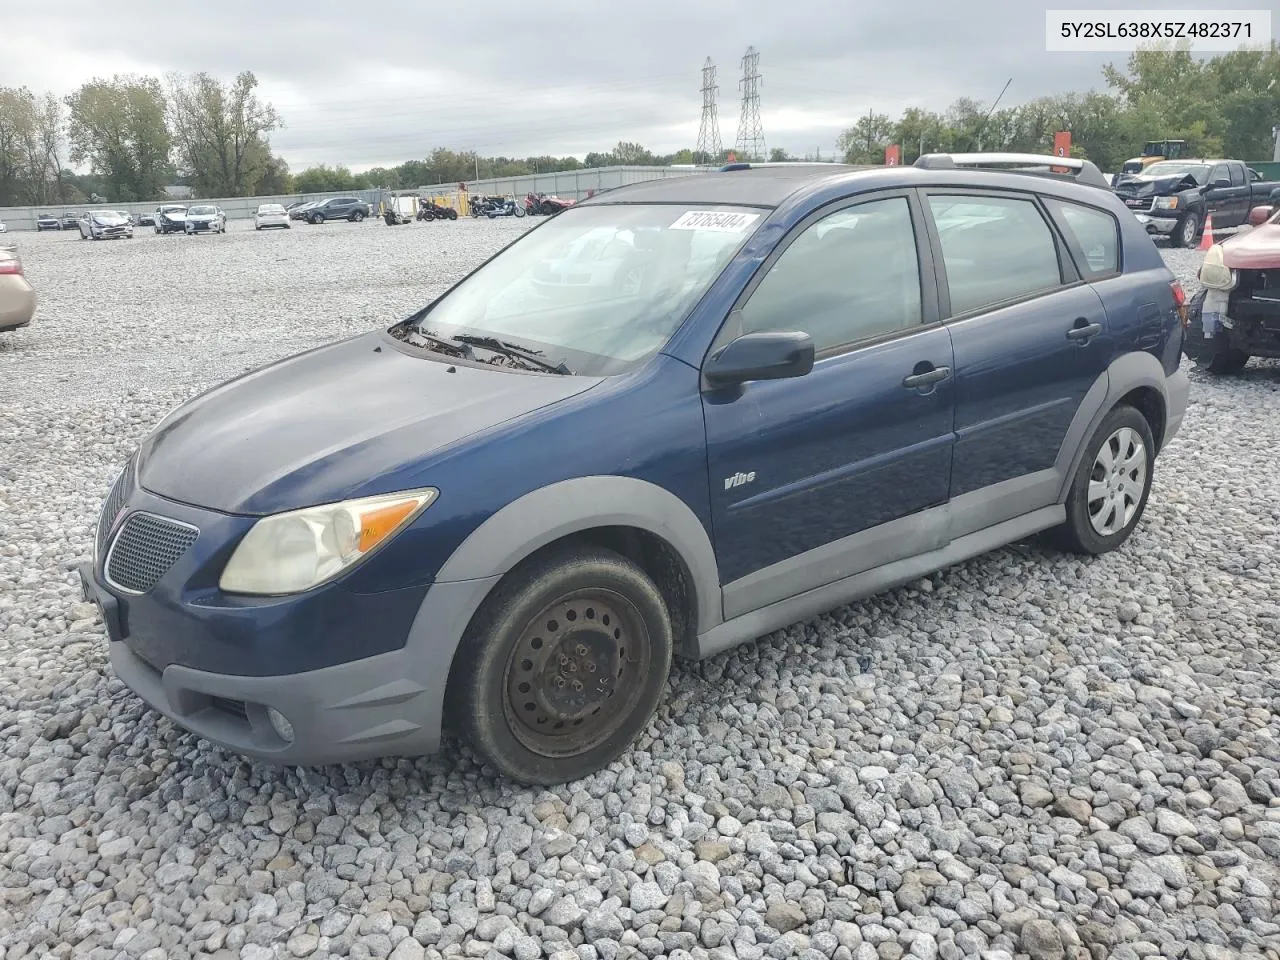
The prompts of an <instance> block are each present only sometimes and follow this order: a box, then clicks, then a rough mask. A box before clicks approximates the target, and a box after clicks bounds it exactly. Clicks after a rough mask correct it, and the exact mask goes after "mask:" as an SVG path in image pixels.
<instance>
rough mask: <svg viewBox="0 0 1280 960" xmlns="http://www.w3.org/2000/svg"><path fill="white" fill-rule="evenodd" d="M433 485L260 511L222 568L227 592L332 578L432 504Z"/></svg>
mask: <svg viewBox="0 0 1280 960" xmlns="http://www.w3.org/2000/svg"><path fill="white" fill-rule="evenodd" d="M438 494H439V491H438V490H435V489H434V488H430V487H428V488H424V489H422V490H408V491H405V492H403V493H392V494H387V495H385V496H379V497H366V498H364V499H361V500H347V501H345V502H343V503H331V504H326V505H324V506H320V507H307V508H306V509H304V510H293V511H290V512H289V513H278V514H276V515H275V516H271V517H264V518H263V519H261V520H259V521H258V522H257V523H255V524H254V525H253V528H252V529H250V531H249V533H248V534H247V535H246V536H245V538H244V539H243V540H241V541H240V545H239V546H237V547H236V550H235V553H233V554H232V555H231V560H230V561H229V562H228V563H227V566H226V569H225V570H223V571H222V579H221V580H220V581H219V582H218V586H219V587H221V588H222V589H223V590H224V591H226V592H227V593H250V594H263V595H275V594H286V593H301V592H302V591H304V590H310V589H311V588H312V587H315V586H318V585H319V584H321V583H324V582H325V581H326V580H331V579H332V578H334V577H336V576H337V575H338V574H339V573H341V572H342V571H344V570H346V569H347V568H349V567H350V566H352V564H354V563H356V562H358V561H359V560H361V559H362V558H364V557H366V556H368V555H369V554H370V553H372V552H373V551H374V550H376V549H377V548H378V547H379V546H381V545H382V544H384V543H386V542H387V541H388V540H390V539H391V538H392V537H393V536H395V534H397V533H399V532H400V531H401V530H403V529H404V528H405V527H406V526H407V525H408V524H409V523H410V522H411V521H412V520H413V519H414V518H415V517H417V516H418V514H420V513H421V512H422V511H423V510H425V509H426V508H427V507H429V506H430V505H431V503H432V502H433V501H434V500H435V499H436V497H437V495H438Z"/></svg>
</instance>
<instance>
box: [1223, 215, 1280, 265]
mask: <svg viewBox="0 0 1280 960" xmlns="http://www.w3.org/2000/svg"><path fill="white" fill-rule="evenodd" d="M1222 263H1223V265H1224V266H1227V267H1230V268H1231V269H1232V270H1275V269H1277V268H1280V223H1264V224H1261V225H1260V226H1256V227H1254V228H1253V229H1252V230H1247V231H1245V232H1244V233H1238V234H1236V235H1235V236H1234V237H1230V238H1228V239H1226V240H1224V241H1222Z"/></svg>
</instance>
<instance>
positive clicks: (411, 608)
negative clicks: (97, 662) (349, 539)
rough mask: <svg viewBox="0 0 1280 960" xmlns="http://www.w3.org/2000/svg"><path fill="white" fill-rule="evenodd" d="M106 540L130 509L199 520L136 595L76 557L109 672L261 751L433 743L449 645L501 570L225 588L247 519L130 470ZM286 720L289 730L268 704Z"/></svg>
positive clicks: (368, 754) (364, 749) (195, 723)
mask: <svg viewBox="0 0 1280 960" xmlns="http://www.w3.org/2000/svg"><path fill="white" fill-rule="evenodd" d="M127 483H128V487H127V488H126V489H125V493H124V495H123V497H122V499H121V501H120V502H121V503H122V504H123V506H122V508H121V509H120V511H119V512H118V513H117V515H116V517H115V519H114V522H113V523H112V524H111V525H110V531H109V532H108V536H107V537H106V539H105V540H104V548H103V552H104V553H107V554H108V555H109V547H110V544H112V543H113V542H115V539H116V537H118V536H119V535H120V531H121V530H123V529H124V528H125V526H126V525H127V524H128V522H129V518H130V517H131V515H133V514H134V513H137V512H140V511H141V512H145V513H149V514H151V515H153V516H163V517H166V518H168V519H171V520H174V521H177V522H179V523H183V524H188V525H190V526H193V527H196V528H197V529H198V531H199V532H198V534H197V536H196V538H195V540H194V541H193V542H192V543H191V545H190V547H188V548H187V551H186V553H185V554H183V555H182V556H181V557H180V558H179V559H177V560H176V561H175V562H173V563H172V565H171V566H170V567H169V568H168V570H167V572H165V573H163V574H162V575H160V577H159V579H158V580H157V581H156V582H155V584H154V586H152V587H151V588H150V589H147V590H145V591H144V592H142V593H138V592H129V591H126V590H124V589H122V588H120V587H117V586H113V585H111V581H114V580H117V579H119V576H118V574H119V570H118V569H117V568H116V567H115V566H112V568H111V570H112V574H113V575H112V576H108V575H107V574H106V572H104V569H103V566H104V564H103V560H102V558H101V557H97V558H95V560H94V561H93V562H91V563H85V564H83V565H82V566H81V567H80V581H81V587H82V591H83V593H84V596H85V598H86V599H87V600H88V601H90V602H92V603H94V604H96V605H97V606H98V608H99V609H100V610H101V612H102V619H103V624H104V626H105V628H106V633H107V637H108V645H109V648H110V659H111V664H112V667H113V669H114V670H115V673H116V675H117V676H118V677H119V678H120V679H121V680H122V681H123V682H124V683H125V684H126V685H127V686H128V687H129V688H130V689H132V690H133V691H134V692H135V693H136V694H138V695H139V696H140V697H142V699H143V700H145V701H146V702H147V703H148V704H150V705H151V706H152V707H153V708H155V709H156V710H158V711H159V712H160V713H162V714H164V715H165V716H167V717H169V718H170V719H171V720H173V721H174V722H175V723H177V724H178V725H179V726H181V727H183V728H184V729H187V730H189V731H191V732H192V733H195V734H196V735H198V736H201V737H204V738H205V739H207V740H210V741H211V742H213V743H217V744H220V745H222V746H224V747H226V748H228V749H229V750H232V751H234V752H237V753H242V754H245V755H248V756H252V757H257V758H260V759H263V760H267V761H271V762H275V763H284V764H299V765H307V766H310V765H319V764H327V763H338V762H346V761H354V760H362V759H369V758H374V757H382V756H419V755H422V754H428V753H433V752H435V750H436V749H437V748H438V746H439V743H440V732H441V728H442V726H443V706H444V692H445V686H446V684H447V681H448V676H449V670H450V667H451V665H452V660H453V653H454V650H455V649H456V648H457V644H458V641H459V639H460V638H461V636H462V633H463V631H464V630H465V628H466V626H467V623H468V622H469V621H470V619H471V616H472V614H473V613H474V612H475V610H476V608H477V607H478V606H479V603H480V602H481V600H482V599H483V597H484V596H485V595H486V594H487V593H488V591H489V589H490V588H491V587H492V586H493V584H494V583H495V582H496V580H497V578H496V577H495V578H489V579H480V580H466V581H458V582H453V583H437V584H434V585H432V586H431V587H429V588H428V587H412V588H406V589H399V590H389V591H384V592H381V593H368V594H361V593H355V592H354V591H349V590H346V589H344V588H343V586H342V584H341V581H339V582H336V583H332V584H328V585H325V586H321V587H317V588H315V589H314V590H311V591H308V592H306V593H304V594H298V595H295V596H290V597H262V598H242V597H231V596H228V595H226V594H222V593H221V592H220V591H218V590H217V587H216V583H217V577H218V574H219V572H220V570H221V569H222V567H223V565H224V564H225V561H226V559H227V557H228V556H229V553H230V551H231V549H233V547H234V545H235V544H236V543H238V542H239V540H240V538H241V537H242V536H243V534H244V532H246V531H247V529H248V528H249V526H251V525H252V519H251V518H246V517H236V516H231V515H226V514H220V513H216V512H213V511H208V510H203V509H199V508H194V507H190V506H188V505H185V504H179V503H176V502H174V501H170V500H166V499H164V498H161V497H157V496H156V495H154V494H151V493H150V492H148V491H146V490H144V489H142V488H141V487H140V486H138V485H137V484H136V481H135V480H134V479H132V477H130V479H129V480H128V481H127ZM271 708H274V709H275V710H277V711H279V712H280V713H281V714H282V715H283V716H284V717H285V718H286V719H287V720H288V721H289V724H290V726H291V727H292V730H293V739H292V740H286V739H284V738H283V737H282V736H281V734H280V733H278V732H277V730H276V728H275V727H274V726H273V724H272V723H271V720H270V716H269V712H268V711H269V709H271Z"/></svg>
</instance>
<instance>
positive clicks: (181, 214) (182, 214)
mask: <svg viewBox="0 0 1280 960" xmlns="http://www.w3.org/2000/svg"><path fill="white" fill-rule="evenodd" d="M160 216H162V217H164V218H165V219H167V220H185V219H186V216H187V212H186V211H185V210H166V211H165V212H164V213H162V214H160Z"/></svg>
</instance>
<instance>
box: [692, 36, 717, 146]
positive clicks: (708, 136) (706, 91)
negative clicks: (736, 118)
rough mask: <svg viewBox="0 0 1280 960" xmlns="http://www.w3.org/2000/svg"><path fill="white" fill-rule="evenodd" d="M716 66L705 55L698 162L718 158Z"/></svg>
mask: <svg viewBox="0 0 1280 960" xmlns="http://www.w3.org/2000/svg"><path fill="white" fill-rule="evenodd" d="M719 89H720V88H719V87H717V86H716V66H715V64H714V63H712V62H711V58H710V57H707V62H706V63H704V64H703V65H702V123H701V124H700V125H699V127H698V146H697V149H696V150H695V151H694V159H695V160H696V161H697V162H698V163H716V162H717V161H718V160H719V159H720V151H721V147H720V118H719V116H717V115H716V93H717V92H718V91H719Z"/></svg>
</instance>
